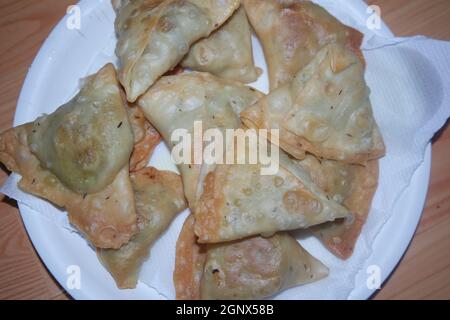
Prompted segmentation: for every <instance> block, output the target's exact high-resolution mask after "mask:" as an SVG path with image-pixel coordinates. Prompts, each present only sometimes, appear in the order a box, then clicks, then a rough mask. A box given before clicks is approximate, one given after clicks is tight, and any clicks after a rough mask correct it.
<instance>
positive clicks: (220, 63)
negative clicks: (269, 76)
mask: <svg viewBox="0 0 450 320" xmlns="http://www.w3.org/2000/svg"><path fill="white" fill-rule="evenodd" d="M181 65H182V66H183V67H186V68H190V69H193V70H197V71H203V72H209V73H212V74H214V75H215V76H218V77H220V78H225V79H230V80H235V81H239V82H242V83H251V82H254V81H256V80H257V79H258V77H259V76H260V75H261V73H262V70H261V69H259V68H257V67H255V64H254V61H253V49H252V33H251V30H250V24H249V23H248V20H247V16H246V14H245V10H244V7H241V8H239V9H238V10H237V11H236V12H235V13H234V15H233V16H232V17H231V18H230V19H229V20H228V21H227V22H226V23H225V24H224V25H223V26H222V27H220V28H219V29H217V30H216V31H214V32H213V33H212V34H211V35H210V36H209V37H208V38H206V39H203V40H200V41H198V42H197V43H196V44H194V45H193V46H192V48H191V50H190V51H189V53H188V55H187V56H186V58H184V60H183V61H182V63H181Z"/></svg>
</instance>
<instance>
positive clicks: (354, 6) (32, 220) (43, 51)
mask: <svg viewBox="0 0 450 320" xmlns="http://www.w3.org/2000/svg"><path fill="white" fill-rule="evenodd" d="M101 2H103V0H100V1H99V2H95V1H87V0H81V1H80V2H78V5H79V6H80V7H81V8H82V9H83V14H89V12H90V11H91V10H93V9H95V8H96V7H97V6H98V5H99V4H101ZM345 5H346V6H347V7H349V8H350V9H351V10H352V11H353V13H354V14H358V15H360V16H361V15H363V12H366V10H367V8H368V5H367V4H366V3H365V2H364V1H363V0H351V1H348V0H346V1H345ZM66 21H67V15H65V16H64V17H62V19H61V20H60V21H59V22H58V24H57V25H56V26H55V27H54V28H53V30H52V31H51V32H50V34H49V35H48V37H47V38H46V40H45V41H44V43H43V44H42V46H41V48H40V49H39V51H38V53H37V55H36V57H35V58H34V60H33V62H32V64H31V66H30V68H29V71H28V73H27V76H26V78H25V81H24V84H23V86H22V88H21V91H20V95H19V99H18V103H17V107H16V111H15V115H14V126H16V125H18V124H20V118H21V114H22V113H23V112H24V111H25V110H26V101H27V100H28V99H29V96H32V94H31V93H32V91H33V90H32V86H33V83H36V82H38V81H39V78H40V76H41V74H42V73H41V72H39V70H42V69H45V68H47V65H48V64H49V63H51V60H50V59H47V57H48V56H50V55H51V46H52V45H53V44H54V43H55V42H58V41H64V40H63V36H64V32H65V31H66V28H65V24H66ZM377 33H378V34H381V35H384V36H393V33H392V32H391V30H390V29H389V27H388V26H387V25H386V24H385V23H384V21H382V30H379V31H378V32H377ZM19 111H21V112H19ZM430 170H431V143H430V144H428V146H427V148H426V152H425V156H424V160H423V162H422V163H421V164H420V165H419V167H418V168H417V170H416V172H415V174H414V177H413V179H412V180H411V181H413V180H414V179H415V178H416V179H417V177H419V179H422V181H424V180H425V181H426V182H427V183H426V189H425V190H423V189H424V188H420V187H416V189H414V190H411V189H412V187H413V184H410V185H409V186H408V187H407V188H406V189H405V190H404V191H403V195H402V196H405V195H408V194H411V192H412V191H415V192H416V194H415V195H414V196H415V197H414V199H415V200H416V202H415V206H413V207H414V208H415V210H416V211H417V212H416V214H414V215H411V217H410V218H409V219H408V220H407V221H404V224H405V228H406V230H404V232H402V237H397V242H395V243H396V245H395V246H392V247H393V248H395V250H393V252H391V253H390V255H387V256H388V257H389V259H387V258H386V259H385V260H384V262H383V269H385V270H389V272H387V273H383V274H382V282H383V283H384V282H385V281H386V280H387V279H388V277H389V275H390V274H391V273H392V272H393V271H394V270H395V267H396V266H397V265H398V264H399V263H400V262H401V258H402V257H403V255H404V254H405V253H406V250H407V247H408V245H409V244H410V242H411V241H412V239H413V235H414V233H415V230H416V228H417V226H418V223H419V221H420V218H421V217H422V213H423V207H424V205H425V200H426V196H427V190H428V186H429V178H430ZM18 207H19V212H20V215H21V217H22V220H23V223H24V226H25V229H26V231H27V234H28V236H29V238H30V240H31V243H32V245H33V247H34V248H35V250H36V251H37V253H38V255H39V257H40V259H41V261H42V262H43V264H44V265H45V267H46V268H47V270H49V272H50V273H51V274H52V276H53V277H54V278H55V279H56V280H57V281H58V283H59V284H60V285H61V286H62V287H63V288H64V289H65V290H66V292H68V293H69V294H70V295H71V296H72V297H73V298H75V299H81V300H84V299H98V297H96V296H95V294H94V295H92V294H91V292H89V291H85V290H69V289H68V288H67V284H66V283H65V281H64V279H65V278H66V277H67V275H66V274H65V273H64V270H62V269H61V268H59V267H57V265H58V263H57V262H55V261H56V260H57V257H53V256H51V255H50V254H49V250H47V248H46V246H45V243H44V242H45V241H42V240H40V239H42V235H43V230H41V227H42V219H44V218H43V217H41V216H39V215H35V214H33V212H32V211H34V210H32V209H30V208H29V207H27V206H26V205H24V204H21V203H18ZM418 208H420V210H419V209H418ZM30 212H31V214H30ZM391 218H392V216H391V217H390V218H389V219H388V221H387V222H386V223H385V225H384V226H383V227H382V229H381V230H380V232H379V234H378V235H377V236H376V237H375V239H374V247H376V245H375V244H376V243H377V240H378V239H379V238H380V235H381V234H382V233H383V230H386V226H387V225H388V224H389V223H392V222H391ZM55 227H56V226H55ZM39 235H40V236H39ZM391 251H392V250H391ZM375 252H376V250H373V251H372V254H371V255H370V256H369V257H368V259H367V261H370V259H371V258H372V256H373V255H374V253H375ZM361 271H362V270H360V272H361ZM355 276H356V275H355ZM146 287H147V286H146ZM141 289H143V288H141ZM147 289H148V290H149V293H150V292H151V291H154V290H153V289H151V288H150V287H147ZM376 291H377V290H376V289H368V288H367V287H364V286H359V287H357V288H354V289H353V290H352V291H351V293H350V295H349V299H367V298H370V297H371V296H372V295H373V294H374V293H375V292H376Z"/></svg>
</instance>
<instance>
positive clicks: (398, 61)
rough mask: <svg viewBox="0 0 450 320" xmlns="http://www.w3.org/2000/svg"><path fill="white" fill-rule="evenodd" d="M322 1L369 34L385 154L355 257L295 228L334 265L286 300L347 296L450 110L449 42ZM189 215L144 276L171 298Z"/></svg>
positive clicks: (18, 195)
mask: <svg viewBox="0 0 450 320" xmlns="http://www.w3.org/2000/svg"><path fill="white" fill-rule="evenodd" d="M317 2H319V3H321V4H322V5H324V6H325V7H326V8H327V9H328V10H330V11H331V12H332V13H333V14H334V15H336V16H337V17H338V18H340V19H341V20H342V21H343V22H345V23H347V24H349V25H352V26H354V27H356V28H359V29H360V30H362V31H365V33H366V37H365V42H364V46H363V48H364V56H365V58H366V61H367V72H366V80H367V82H368V85H369V87H370V88H371V92H372V93H371V101H372V105H373V109H374V114H375V117H376V119H377V122H378V124H379V126H380V129H381V132H382V134H383V136H384V140H385V143H386V147H387V155H386V157H384V158H383V159H382V160H381V166H380V183H379V188H378V191H377V193H376V196H375V199H374V202H373V208H372V211H371V213H370V215H369V219H368V221H367V223H366V225H365V226H364V228H363V232H362V235H361V237H360V239H359V240H358V243H357V246H356V248H355V252H354V254H353V256H352V257H351V258H350V259H349V260H348V261H342V260H339V259H337V258H336V257H334V256H333V255H332V254H331V253H329V252H328V251H327V250H326V249H325V248H324V247H323V246H322V245H321V244H320V243H319V242H318V241H317V240H316V239H314V238H312V237H311V236H309V234H308V233H307V232H299V233H297V235H298V238H299V239H300V242H301V243H302V245H303V246H304V247H305V248H306V249H307V250H308V251H309V252H311V253H312V254H313V255H314V256H316V257H317V258H318V259H320V260H321V261H323V262H324V263H325V264H326V265H327V266H328V267H329V268H330V275H329V277H328V278H326V279H324V280H322V281H319V282H316V283H313V284H310V285H306V286H302V287H297V288H293V289H290V290H287V291H285V292H283V293H281V294H279V295H278V296H277V297H276V298H280V299H345V298H347V297H348V295H349V294H350V292H351V291H352V289H353V287H354V283H355V276H356V274H357V272H358V271H359V270H360V269H361V268H362V266H363V265H364V262H365V261H366V259H367V258H368V257H369V256H370V254H371V252H372V251H371V244H372V243H373V242H374V240H375V239H376V237H377V235H378V233H379V231H380V229H381V228H382V226H383V225H384V224H385V223H386V221H388V219H389V217H390V216H391V212H392V208H393V207H394V205H395V203H396V200H397V199H398V198H399V196H400V195H401V194H402V192H403V191H404V190H405V189H406V187H407V186H408V185H409V184H410V181H411V178H412V176H413V174H414V172H415V171H416V169H417V168H418V167H419V165H420V164H421V163H422V161H423V158H424V152H425V148H426V146H427V145H428V143H429V141H430V139H431V138H432V137H433V135H434V134H435V133H436V132H437V131H438V130H439V129H440V128H441V127H442V126H443V124H444V123H445V121H446V120H447V118H448V117H449V116H450V59H449V58H448V57H449V56H450V43H449V42H443V41H437V40H432V39H427V38H424V37H413V38H383V37H381V36H379V35H376V34H375V33H371V32H369V31H368V30H367V28H366V27H365V26H362V25H361V24H358V23H356V22H355V19H353V18H351V17H349V15H348V14H346V13H345V12H342V10H340V9H339V6H337V5H336V4H335V3H336V2H334V1H326V0H322V1H317ZM113 48H114V46H107V47H106V48H105V49H104V50H103V51H102V52H101V54H100V55H99V59H97V60H96V61H94V62H93V65H95V66H97V65H98V66H100V65H101V64H103V63H104V62H107V61H116V59H115V58H113ZM108 57H109V58H108ZM95 69H97V68H92V71H95ZM159 149H160V151H158V152H157V153H156V154H158V155H160V156H159V157H158V159H156V160H152V161H154V163H153V164H154V165H155V166H156V167H158V168H161V169H174V167H173V165H172V164H170V163H168V161H169V159H170V158H169V153H168V151H167V150H166V148H165V146H160V147H159ZM18 179H19V177H18V176H17V175H15V174H13V175H11V177H10V178H9V179H8V180H7V181H6V182H5V184H4V185H3V187H2V188H1V189H0V192H2V193H4V194H6V195H7V196H9V197H11V198H14V199H16V200H17V201H18V202H19V203H21V204H24V205H27V206H29V207H31V208H33V209H35V210H36V211H38V212H41V213H42V215H43V217H45V218H46V219H50V220H51V221H54V222H55V224H56V225H58V226H60V227H64V228H67V229H68V230H70V231H73V228H72V227H71V226H70V225H69V223H68V221H67V217H66V215H65V214H62V213H60V212H59V210H58V209H56V208H55V207H54V206H52V205H51V204H49V203H48V202H46V201H44V200H42V199H39V198H37V197H33V196H31V195H28V194H26V193H24V192H22V191H20V190H19V189H18V188H17V186H16V185H17V181H18ZM187 214H188V213H187V212H185V213H183V214H181V215H180V216H179V217H178V218H177V219H176V220H175V221H174V223H173V224H172V226H171V227H170V229H169V230H168V231H167V232H166V233H165V234H164V235H163V236H162V237H161V238H160V239H159V240H158V241H157V242H156V243H155V245H154V247H153V248H152V251H151V257H150V259H149V260H148V261H147V262H146V263H145V264H144V266H143V268H142V272H141V276H140V280H141V281H142V282H144V283H145V284H147V285H149V286H151V287H152V288H154V289H156V290H157V291H158V292H159V293H160V294H162V295H164V296H165V297H167V298H169V299H171V298H174V296H175V292H174V287H173V281H172V272H173V269H174V261H175V244H176V240H177V238H178V233H179V231H180V229H181V226H182V224H183V221H184V219H185V218H186V216H187ZM405 214H407V213H405Z"/></svg>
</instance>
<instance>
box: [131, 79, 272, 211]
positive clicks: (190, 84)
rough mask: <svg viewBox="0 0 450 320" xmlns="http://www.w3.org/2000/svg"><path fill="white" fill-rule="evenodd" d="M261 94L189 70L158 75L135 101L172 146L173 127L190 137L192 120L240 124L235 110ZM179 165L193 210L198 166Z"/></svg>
mask: <svg viewBox="0 0 450 320" xmlns="http://www.w3.org/2000/svg"><path fill="white" fill-rule="evenodd" d="M262 96H263V94H262V93H260V92H258V91H256V90H254V89H251V88H249V87H247V86H245V85H243V84H240V83H237V82H232V81H229V80H225V79H219V78H217V77H214V76H212V75H210V74H208V73H199V72H191V73H182V74H179V75H175V76H167V77H163V78H161V79H160V80H159V81H158V82H157V83H155V85H154V86H153V87H152V88H151V89H150V90H149V91H148V92H147V93H146V94H145V95H144V96H143V97H141V99H139V101H138V104H139V106H140V107H141V108H142V110H143V111H144V113H145V116H146V117H147V118H148V119H149V121H150V122H151V123H152V124H153V125H154V126H155V127H156V129H157V130H158V131H159V132H160V133H161V135H162V136H163V139H164V140H165V141H166V143H167V145H168V146H169V147H170V148H172V147H173V146H174V145H175V143H176V141H171V136H172V133H173V132H174V131H175V130H176V129H178V130H179V129H185V130H186V133H189V134H191V135H192V136H193V133H194V122H195V121H202V127H203V130H206V129H209V128H218V129H220V130H224V129H226V128H230V129H232V128H238V127H239V126H240V125H241V123H240V120H239V117H238V116H237V115H238V114H239V112H240V111H242V110H243V109H245V108H246V106H248V105H251V104H253V103H255V102H256V101H258V100H259V99H260V98H261V97H262ZM201 143H202V141H200V144H201ZM193 147H194V146H193V144H192V148H193ZM193 153H194V152H192V154H191V155H192V156H193ZM179 168H180V171H181V176H182V179H183V186H184V192H185V195H186V198H187V200H188V202H189V206H190V208H191V209H193V208H194V207H195V202H196V199H197V191H198V187H199V182H200V172H201V168H202V166H201V165H200V164H195V163H193V162H192V164H180V165H179Z"/></svg>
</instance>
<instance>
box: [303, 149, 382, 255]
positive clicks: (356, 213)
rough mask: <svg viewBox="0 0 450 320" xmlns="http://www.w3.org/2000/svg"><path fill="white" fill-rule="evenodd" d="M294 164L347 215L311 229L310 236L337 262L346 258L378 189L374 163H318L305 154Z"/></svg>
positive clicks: (330, 161) (376, 171)
mask: <svg viewBox="0 0 450 320" xmlns="http://www.w3.org/2000/svg"><path fill="white" fill-rule="evenodd" d="M297 163H298V165H300V166H302V167H303V168H304V169H305V170H307V171H308V172H309V174H310V175H311V177H312V180H313V181H314V182H315V183H316V185H317V186H318V187H319V188H320V189H322V190H323V191H324V192H325V193H326V194H327V196H328V197H330V198H332V199H333V200H335V201H337V202H338V203H341V204H343V205H344V206H345V207H346V208H348V209H349V211H350V212H351V214H350V215H349V216H348V217H346V218H345V219H338V220H336V221H333V222H328V223H324V224H321V225H318V226H314V227H313V228H312V231H313V233H314V234H315V235H316V236H317V237H318V238H319V239H320V240H321V241H322V242H323V244H324V245H325V246H326V247H327V248H328V249H329V250H330V251H331V252H333V253H334V254H335V255H336V256H338V257H339V258H341V259H348V258H349V257H350V256H351V255H352V253H353V249H354V247H355V244H356V241H357V240H358V237H359V235H360V233H361V229H362V227H363V225H364V223H365V222H366V220H367V216H368V214H369V211H370V208H371V204H372V199H373V196H374V195H375V191H376V189H377V186H378V160H372V161H369V162H368V163H367V165H366V166H360V165H349V164H345V163H340V162H337V161H333V160H319V159H317V158H316V157H314V156H312V155H307V157H306V158H305V159H304V160H298V161H297Z"/></svg>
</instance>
